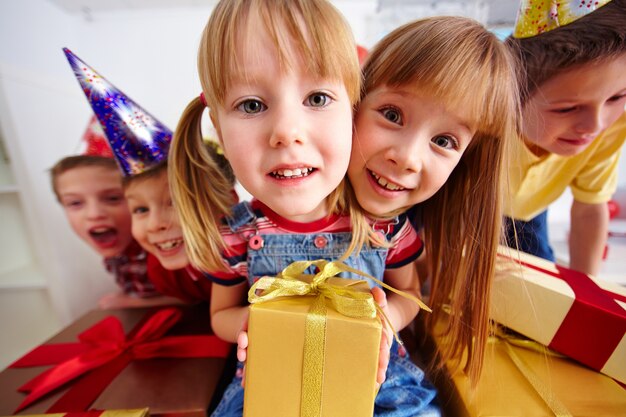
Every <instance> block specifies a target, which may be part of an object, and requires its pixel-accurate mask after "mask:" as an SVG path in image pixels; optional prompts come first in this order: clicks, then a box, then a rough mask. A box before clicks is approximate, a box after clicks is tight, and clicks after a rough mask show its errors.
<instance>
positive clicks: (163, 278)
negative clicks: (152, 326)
mask: <svg viewBox="0 0 626 417" xmlns="http://www.w3.org/2000/svg"><path fill="white" fill-rule="evenodd" d="M148 278H149V279H150V281H152V283H153V284H154V287H155V288H156V289H157V290H158V291H159V292H161V293H162V294H163V295H169V296H172V297H176V298H179V299H181V300H182V301H185V302H187V303H195V302H200V301H206V302H208V301H209V300H210V299H211V280H209V279H207V278H206V277H204V276H203V275H202V272H200V271H198V270H197V269H195V268H193V267H192V266H187V267H186V268H182V269H175V270H173V271H170V270H167V269H165V268H163V266H162V265H161V263H160V262H159V260H158V259H157V258H156V257H155V256H154V255H151V254H148Z"/></svg>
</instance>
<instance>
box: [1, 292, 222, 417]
mask: <svg viewBox="0 0 626 417" xmlns="http://www.w3.org/2000/svg"><path fill="white" fill-rule="evenodd" d="M77 338H78V342H76V339H77ZM229 351H230V345H229V344H227V343H225V342H223V341H222V340H220V339H218V338H217V337H216V336H214V335H213V334H212V332H211V329H210V324H209V309H208V305H206V304H205V305H202V304H201V305H197V306H186V307H181V308H173V307H168V308H160V309H159V308H152V309H127V310H108V311H102V310H97V311H92V312H90V313H88V314H86V315H85V316H83V317H82V318H81V319H79V320H78V321H76V322H75V323H73V324H72V325H70V326H69V327H67V328H66V329H64V330H63V331H61V332H60V333H59V334H57V335H56V336H54V337H53V338H51V339H50V340H49V341H48V342H46V343H45V344H43V345H41V346H39V347H37V348H35V349H34V350H33V351H31V352H30V353H28V354H26V355H25V356H24V357H22V358H21V359H19V360H18V361H16V362H15V363H14V364H12V365H11V366H10V367H9V368H8V369H6V370H4V371H3V372H1V373H0V414H35V413H57V412H81V411H87V410H89V409H96V410H105V409H134V408H144V407H149V408H150V410H151V414H152V415H168V416H178V415H180V416H186V417H191V416H193V417H196V416H197V417H204V416H205V415H206V410H207V408H208V407H209V405H210V403H211V399H212V394H213V392H214V390H215V388H216V386H217V385H218V383H219V382H220V378H221V374H222V372H223V370H224V366H225V363H226V357H227V356H228V353H229Z"/></svg>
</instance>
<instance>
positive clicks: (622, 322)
mask: <svg viewBox="0 0 626 417" xmlns="http://www.w3.org/2000/svg"><path fill="white" fill-rule="evenodd" d="M491 295H492V299H491V301H492V308H491V317H492V318H493V319H494V320H495V321H497V322H498V323H501V324H503V325H505V326H506V327H509V328H511V329H513V330H515V331H516V332H519V333H521V334H523V335H524V336H526V337H528V338H530V339H533V340H536V341H537V342H539V343H541V344H543V345H545V346H548V347H550V348H551V349H554V350H556V351H558V352H560V353H562V354H564V355H567V356H569V357H571V358H573V359H575V360H577V361H579V362H581V363H583V364H585V365H587V366H589V367H591V368H593V369H595V370H598V371H600V372H603V373H605V374H607V375H609V376H611V377H613V378H615V379H617V380H618V381H620V382H622V383H626V336H625V335H626V288H624V287H620V286H618V285H615V284H611V283H607V282H603V281H601V280H598V279H595V278H593V277H590V276H588V275H585V274H583V273H580V272H576V271H573V270H570V269H568V268H565V267H562V266H560V265H557V264H554V263H551V262H548V261H546V260H544V259H540V258H537V257H535V256H531V255H528V254H525V253H521V252H517V251H514V250H512V249H508V248H507V249H505V248H501V250H500V254H499V256H498V266H497V273H496V278H495V280H494V283H493V289H492V293H491Z"/></svg>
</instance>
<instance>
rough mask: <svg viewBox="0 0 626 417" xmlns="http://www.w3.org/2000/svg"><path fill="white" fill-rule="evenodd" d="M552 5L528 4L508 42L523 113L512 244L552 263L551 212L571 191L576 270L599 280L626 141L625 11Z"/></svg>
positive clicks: (617, 5)
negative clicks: (610, 207)
mask: <svg viewBox="0 0 626 417" xmlns="http://www.w3.org/2000/svg"><path fill="white" fill-rule="evenodd" d="M549 3H550V2H547V1H543V2H532V4H527V2H522V6H521V9H520V13H519V15H518V20H517V24H516V30H515V33H514V34H513V36H512V37H509V38H508V39H507V40H506V45H507V46H508V47H509V48H510V49H511V51H513V52H514V53H515V54H517V55H518V56H519V63H520V71H519V83H520V88H521V94H522V111H523V118H522V135H521V136H522V140H523V142H522V141H520V143H519V145H518V149H517V150H516V151H515V154H514V155H515V157H514V162H515V163H513V164H512V165H511V166H510V170H509V178H510V183H511V200H510V201H506V203H507V204H506V206H505V214H506V215H507V216H508V217H509V218H508V219H507V234H508V241H509V244H510V245H514V244H515V243H517V244H518V245H519V247H520V249H521V250H523V251H525V252H528V253H531V254H534V255H536V256H540V257H543V258H546V259H549V260H552V261H554V255H553V252H552V249H551V247H550V244H549V241H548V230H547V224H546V223H547V222H546V220H547V208H548V206H549V205H550V204H551V203H552V202H554V201H555V200H556V199H557V198H558V197H559V196H561V194H563V192H564V191H565V189H566V188H567V187H568V186H569V187H570V188H571V190H572V194H573V197H574V201H573V203H572V206H571V220H570V231H569V255H570V256H569V259H570V267H571V268H572V269H575V270H578V271H582V272H585V273H588V274H597V273H598V271H599V269H600V265H601V260H602V254H603V251H604V247H605V244H606V238H607V230H608V220H609V214H608V208H607V204H606V203H607V202H608V201H609V200H610V198H611V196H612V195H613V193H614V192H615V189H616V186H617V167H618V160H619V155H620V149H621V147H622V144H623V143H624V140H625V139H626V115H625V114H624V105H625V104H626V1H625V0H613V1H606V0H604V1H599V2H588V3H589V5H587V6H584V7H579V6H580V4H582V3H584V2H574V1H560V2H558V3H556V2H552V5H550V4H549ZM516 233H517V235H516Z"/></svg>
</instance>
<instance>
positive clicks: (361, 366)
mask: <svg viewBox="0 0 626 417" xmlns="http://www.w3.org/2000/svg"><path fill="white" fill-rule="evenodd" d="M329 283H332V284H335V285H347V284H350V285H352V286H353V288H355V289H358V291H360V292H367V293H369V287H368V286H367V284H366V283H365V282H360V283H359V284H358V286H357V285H354V284H355V280H350V279H341V278H329ZM315 299H316V297H315V296H294V297H287V298H280V299H277V300H275V301H267V302H263V303H259V304H252V305H251V306H250V319H249V328H248V335H249V340H250V344H249V347H248V361H247V363H246V386H245V399H244V415H245V416H246V417H253V416H254V417H256V416H260V417H267V416H272V417H281V416H282V417H294V416H299V415H300V404H301V392H302V377H303V349H304V344H305V341H304V339H305V322H306V318H307V314H308V312H309V308H310V306H311V304H312V303H313V301H314V300H315ZM326 318H327V323H326V337H325V352H324V354H325V358H324V361H325V364H324V372H323V389H322V403H321V412H322V414H321V415H323V416H350V417H353V416H355V417H356V416H370V417H371V416H372V414H373V409H374V398H375V396H376V386H375V383H376V372H377V369H378V351H379V346H380V337H381V322H380V319H379V318H378V317H375V318H371V319H370V318H365V319H356V318H351V317H346V316H343V315H341V314H340V313H338V312H337V311H335V310H334V309H333V307H332V305H331V304H330V302H328V301H327V315H326Z"/></svg>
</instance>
